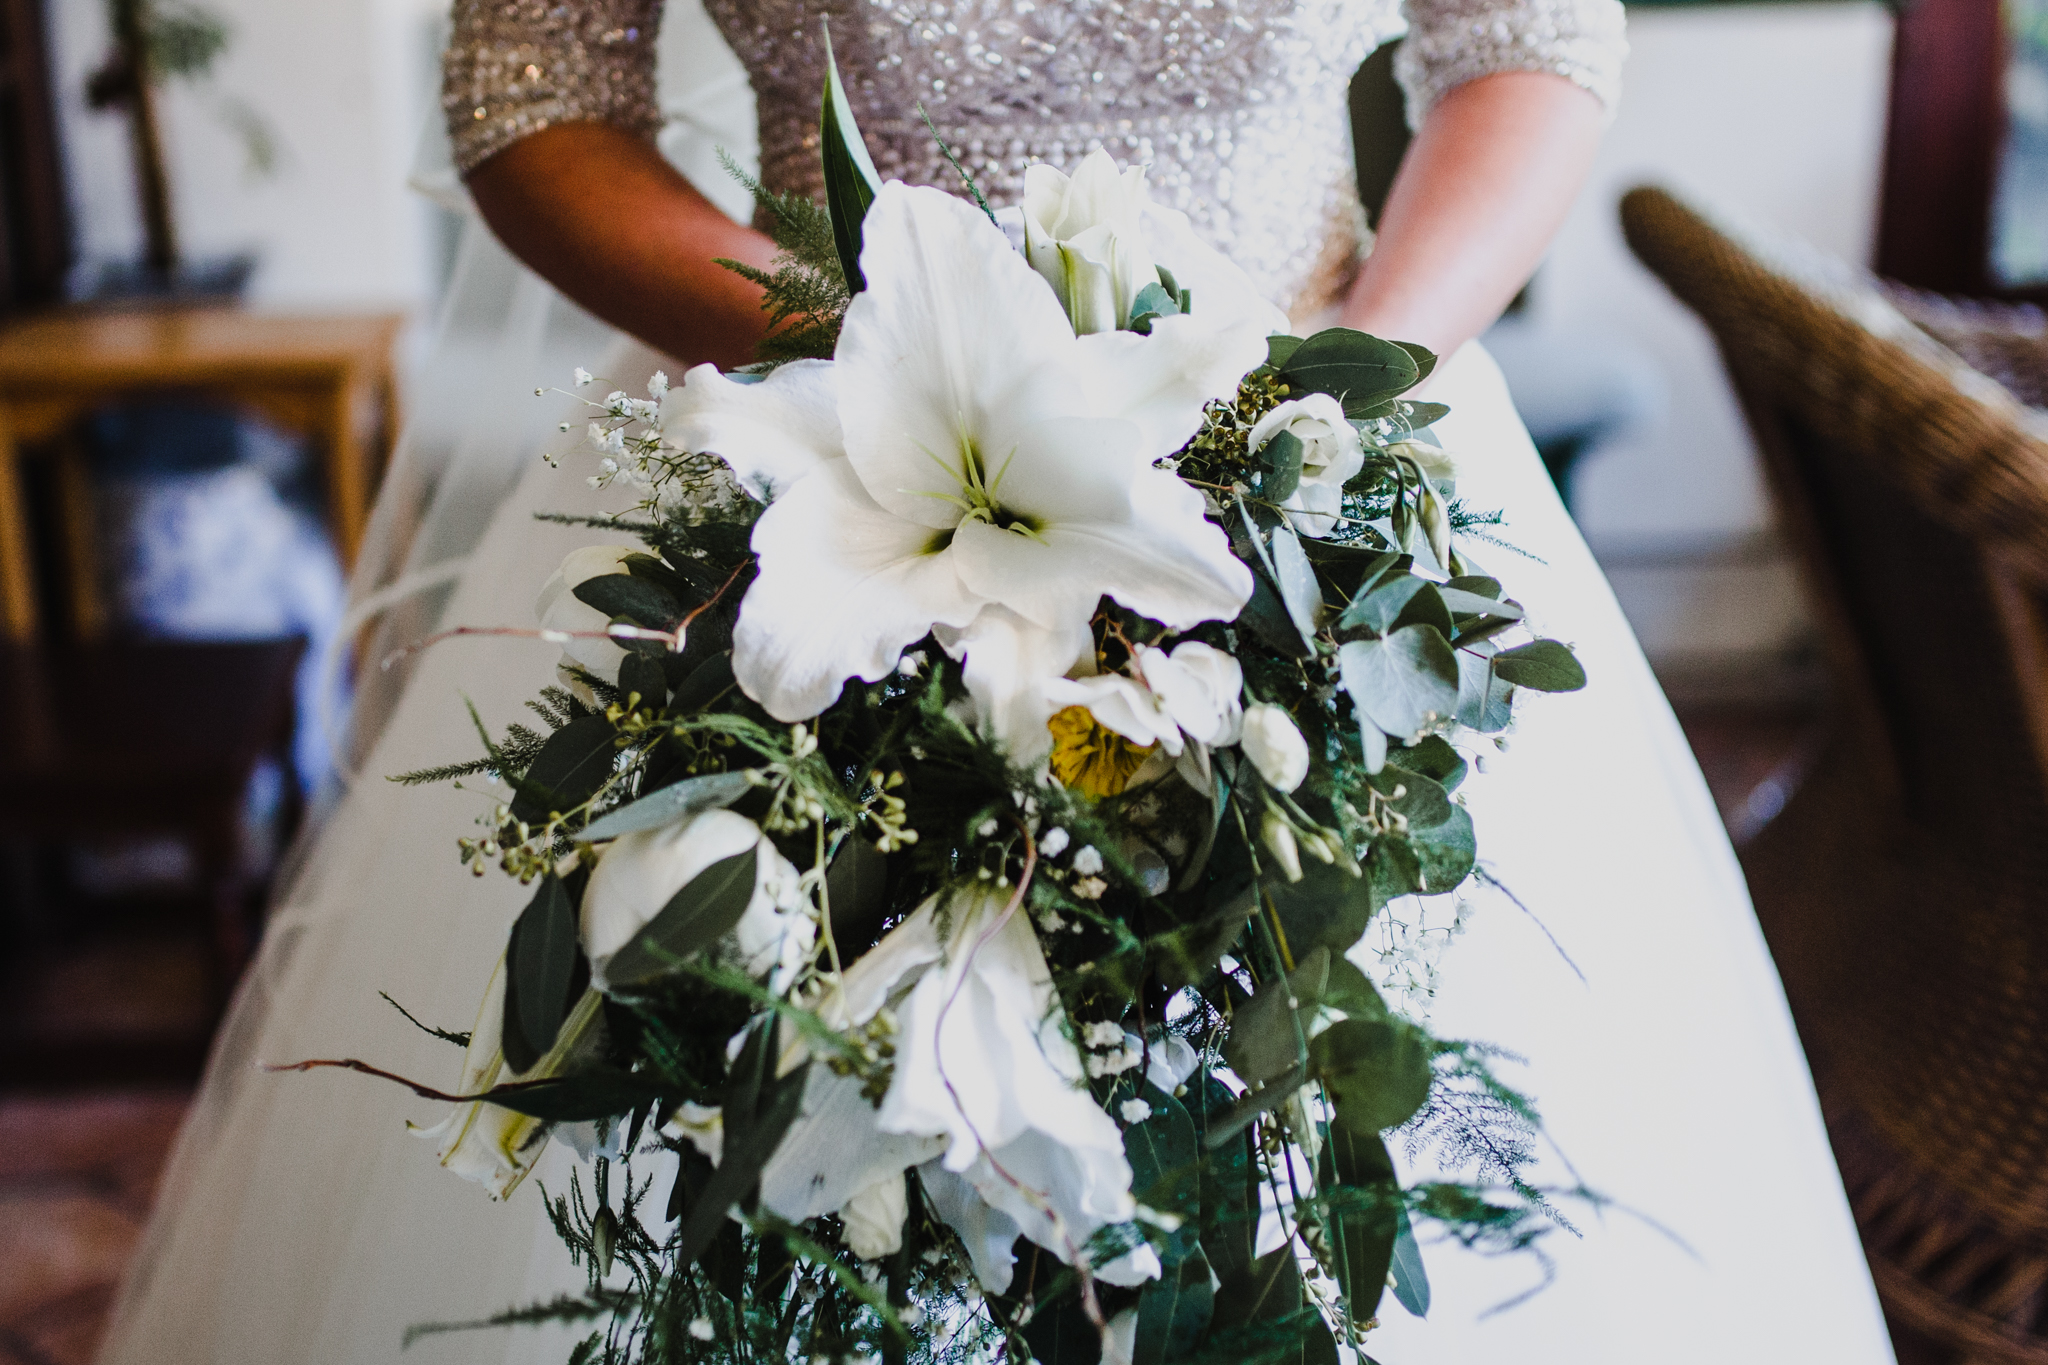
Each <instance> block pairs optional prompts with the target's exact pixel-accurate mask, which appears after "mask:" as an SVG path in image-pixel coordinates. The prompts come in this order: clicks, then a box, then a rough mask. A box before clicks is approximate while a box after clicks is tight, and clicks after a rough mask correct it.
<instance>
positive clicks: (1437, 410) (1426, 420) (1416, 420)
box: [1401, 403, 1451, 432]
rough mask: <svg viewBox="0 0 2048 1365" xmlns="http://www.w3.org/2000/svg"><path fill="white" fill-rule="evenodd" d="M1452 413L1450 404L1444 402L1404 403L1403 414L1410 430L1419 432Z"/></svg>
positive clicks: (1402, 406)
mask: <svg viewBox="0 0 2048 1365" xmlns="http://www.w3.org/2000/svg"><path fill="white" fill-rule="evenodd" d="M1450 415H1451V410H1450V408H1449V406H1448V405H1446V404H1443V403H1403V404H1402V405H1401V416H1402V417H1403V418H1405V419H1406V420H1407V423H1408V430H1410V431H1411V432H1419V431H1421V430H1422V429H1423V428H1424V427H1429V426H1434V425H1435V424H1436V423H1438V422H1441V421H1443V420H1444V418H1446V417H1449V416H1450Z"/></svg>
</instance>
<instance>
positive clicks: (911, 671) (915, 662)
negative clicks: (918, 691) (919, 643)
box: [896, 649, 925, 678]
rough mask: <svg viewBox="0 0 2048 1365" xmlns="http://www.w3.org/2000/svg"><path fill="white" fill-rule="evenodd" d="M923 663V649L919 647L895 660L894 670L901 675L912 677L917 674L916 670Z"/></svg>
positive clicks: (922, 665)
mask: <svg viewBox="0 0 2048 1365" xmlns="http://www.w3.org/2000/svg"><path fill="white" fill-rule="evenodd" d="M924 665H925V653H924V651H923V650H921V649H913V650H911V651H910V652H909V653H908V654H905V655H904V656H903V657H902V658H900V659H898V660H897V661H896V671H897V673H899V674H900V675H902V676H903V677H906V678H914V677H916V676H917V674H918V670H919V669H921V668H923V667H924Z"/></svg>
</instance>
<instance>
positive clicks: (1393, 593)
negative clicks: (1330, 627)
mask: <svg viewBox="0 0 2048 1365" xmlns="http://www.w3.org/2000/svg"><path fill="white" fill-rule="evenodd" d="M1390 557H1391V556H1382V558H1390ZM1403 557H1404V558H1405V556H1403ZM1376 581H1377V575H1374V576H1369V577H1368V578H1367V579H1366V587H1365V589H1364V590H1363V591H1362V593H1361V595H1360V596H1358V597H1356V598H1354V599H1353V600H1352V603H1351V605H1350V606H1348V607H1346V608H1344V614H1343V615H1342V616H1340V617H1338V618H1337V629H1339V630H1365V631H1370V632H1372V633H1373V634H1374V635H1385V634H1387V633H1388V632H1389V631H1391V630H1392V629H1393V628H1394V622H1395V621H1396V620H1398V619H1400V616H1401V613H1402V612H1403V611H1405V610H1406V609H1407V607H1408V599H1410V598H1411V597H1413V596H1415V594H1416V593H1419V592H1421V591H1422V590H1423V589H1424V588H1426V587H1428V586H1429V581H1428V580H1427V579H1423V578H1417V577H1415V576H1414V575H1413V574H1402V575H1401V576H1400V577H1398V578H1390V579H1388V580H1387V581H1386V582H1384V583H1378V584H1377V586H1374V584H1375V583H1376Z"/></svg>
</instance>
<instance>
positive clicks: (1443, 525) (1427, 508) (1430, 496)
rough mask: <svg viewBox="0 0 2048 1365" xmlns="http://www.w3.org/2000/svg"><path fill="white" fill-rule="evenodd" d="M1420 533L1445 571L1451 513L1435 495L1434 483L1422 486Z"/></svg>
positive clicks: (1448, 563) (1448, 549)
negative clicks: (1427, 540)
mask: <svg viewBox="0 0 2048 1365" xmlns="http://www.w3.org/2000/svg"><path fill="white" fill-rule="evenodd" d="M1421 512H1422V534H1423V535H1424V536H1426V537H1428V539H1429V552H1430V553H1431V554H1432V555H1435V556H1436V562H1437V565H1438V567H1440V568H1442V569H1443V570H1445V571H1446V572H1454V570H1452V568H1451V513H1450V509H1449V508H1448V507H1446V506H1444V500H1443V499H1442V498H1441V497H1439V496H1437V491H1436V488H1435V486H1434V485H1431V484H1428V483H1425V484H1423V486H1422V507H1421Z"/></svg>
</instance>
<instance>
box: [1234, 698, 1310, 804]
mask: <svg viewBox="0 0 2048 1365" xmlns="http://www.w3.org/2000/svg"><path fill="white" fill-rule="evenodd" d="M1238 743H1239V747H1241V748H1242V749H1243V750H1244V756H1245V757H1246V758H1249V759H1250V760H1251V761H1252V766H1253V767H1254V768H1257V769H1258V770H1259V776H1260V777H1263V778H1265V779H1266V782H1267V784H1268V785H1270V786H1272V787H1274V788H1276V789H1278V790H1280V791H1283V792H1291V791H1293V790H1294V789H1295V788H1296V787H1299V786H1300V785H1301V782H1302V779H1303V778H1305V777H1307V776H1308V741H1307V740H1305V739H1303V738H1302V737H1301V731H1300V730H1298V729H1296V728H1295V725H1294V717H1292V716H1290V715H1288V714H1287V710H1286V708H1285V707H1280V706H1272V705H1269V704H1268V703H1266V702H1255V703H1253V704H1252V705H1250V706H1248V707H1246V708H1245V712H1244V737H1243V738H1242V739H1241V740H1239V741H1238Z"/></svg>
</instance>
